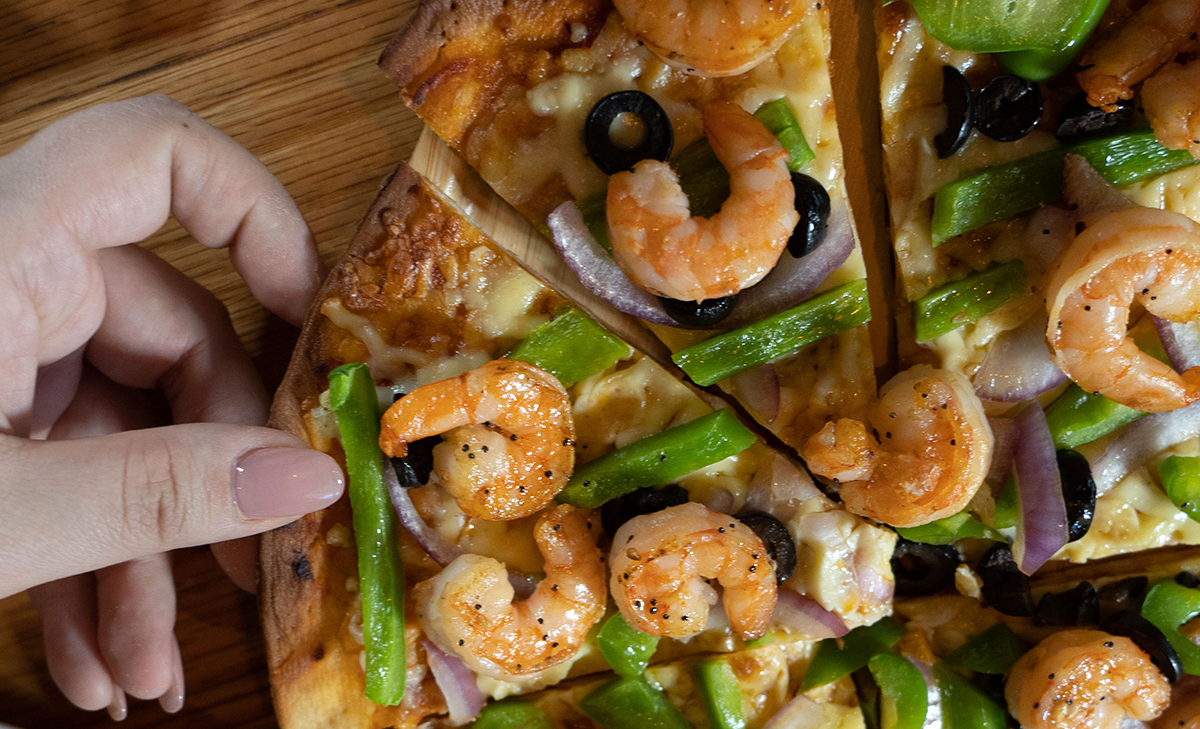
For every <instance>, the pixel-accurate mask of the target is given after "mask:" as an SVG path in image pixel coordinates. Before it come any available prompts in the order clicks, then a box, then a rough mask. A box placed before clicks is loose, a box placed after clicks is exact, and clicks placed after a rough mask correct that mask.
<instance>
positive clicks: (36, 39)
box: [0, 0, 893, 729]
mask: <svg viewBox="0 0 1200 729" xmlns="http://www.w3.org/2000/svg"><path fill="white" fill-rule="evenodd" d="M414 5H415V0H392V1H391V2H384V1H382V0H344V1H343V2H332V1H329V0H327V1H325V2H321V1H320V0H287V1H284V0H250V1H249V2H247V1H244V0H242V1H238V0H83V1H82V2H81V1H80V0H9V1H8V2H6V3H4V4H3V5H2V6H0V155H2V154H6V153H8V152H10V151H12V150H13V149H15V148H16V147H18V146H20V145H21V144H22V143H24V142H25V141H27V140H28V139H29V137H31V136H32V135H33V134H34V133H36V132H37V131H38V130H39V129H41V128H42V127H44V126H46V125H47V124H49V123H50V122H52V121H54V120H56V119H59V118H62V117H64V116H66V115H68V114H70V113H72V112H74V111H78V110H80V109H83V108H86V107H88V106H91V105H94V104H99V103H104V102H109V101H115V100H119V99H125V98H130V97H134V96H139V95H143V94H151V93H160V94H167V95H169V96H171V97H173V98H175V99H177V100H179V101H181V102H183V103H185V104H187V105H188V106H189V107H191V108H192V109H193V110H194V111H196V112H197V113H199V114H200V115H202V116H203V117H205V118H206V119H208V120H209V121H210V122H212V123H213V124H214V125H215V126H217V127H218V128H220V129H222V130H224V131H225V132H226V133H228V134H230V135H231V136H232V137H233V138H234V139H236V140H237V141H238V142H239V143H241V144H242V145H243V146H245V147H246V148H247V149H249V150H250V151H251V152H252V153H254V154H255V155H256V156H257V157H258V158H259V159H261V160H262V161H263V163H264V164H266V166H267V167H268V168H269V169H270V170H271V171H272V172H273V173H274V174H275V175H276V176H277V177H278V178H279V179H280V180H281V181H282V183H283V184H284V186H285V187H286V188H287V189H288V191H289V192H290V193H291V194H292V196H293V197H294V198H295V199H296V202H297V203H298V204H299V207H300V210H301V212H302V213H303V214H304V216H305V219H306V220H307V221H308V223H309V226H310V227H311V229H312V231H313V233H314V235H315V237H316V239H317V242H318V244H319V246H320V249H321V252H322V259H323V260H324V261H325V262H326V263H331V262H332V261H333V260H334V259H335V258H336V256H337V254H338V253H339V252H340V250H341V249H342V247H344V245H345V244H346V242H347V241H348V240H349V239H350V237H351V235H352V233H353V231H354V229H355V228H356V227H357V225H358V222H359V219H360V218H361V216H362V215H363V213H364V212H365V211H366V209H367V207H368V205H369V204H370V202H371V200H372V199H373V198H374V196H375V194H376V191H377V190H378V184H379V182H380V181H381V179H382V178H383V177H384V176H385V175H386V174H387V173H388V172H389V171H390V170H391V169H392V168H394V167H395V165H396V164H397V162H398V161H400V160H402V159H407V158H409V156H410V155H411V154H412V152H413V149H414V147H415V146H416V144H417V140H418V138H419V136H420V134H421V130H422V125H421V123H420V122H419V121H418V120H417V119H416V117H415V116H413V115H412V113H411V112H409V111H408V110H407V109H405V108H404V107H403V106H402V105H401V104H400V102H399V101H398V100H397V97H396V94H395V92H394V90H393V89H392V87H391V85H390V83H389V82H388V81H387V79H385V78H384V77H383V75H382V74H381V73H380V72H379V71H378V70H377V69H376V66H375V61H376V58H377V57H378V55H379V52H380V51H381V50H382V49H383V46H384V44H385V43H386V41H387V39H388V38H390V37H391V36H392V35H393V34H394V33H395V32H396V31H398V30H399V29H400V28H401V27H402V25H403V23H404V20H405V19H406V18H407V17H408V15H409V13H410V12H411V10H412V8H413V6H414ZM873 8H874V0H853V2H852V1H851V0H836V1H835V2H834V3H832V4H831V10H832V25H833V28H832V30H833V33H834V36H835V38H837V39H838V40H837V42H835V44H834V49H835V50H834V53H835V56H834V69H835V74H834V94H835V100H836V104H837V107H838V110H839V120H840V122H841V125H842V139H843V144H844V146H845V150H846V156H847V160H846V163H847V183H848V187H849V190H850V194H851V201H852V203H853V204H854V206H855V218H856V222H857V224H858V227H859V231H860V234H861V236H862V239H863V245H864V250H865V251H866V252H867V254H868V259H869V264H868V265H870V266H872V270H873V272H875V273H876V274H877V275H875V277H874V279H873V281H872V291H871V295H872V307H873V309H874V310H875V311H876V312H886V311H887V307H886V303H885V302H886V301H887V300H889V297H890V293H889V291H890V282H891V274H890V261H891V258H890V252H889V248H888V247H887V246H886V244H885V245H875V243H876V241H877V240H878V241H885V239H884V238H880V236H884V235H885V234H886V231H885V228H884V226H883V221H884V213H885V211H884V202H883V194H882V186H883V183H882V178H881V176H880V174H879V170H880V169H881V167H880V155H879V126H878V96H877V94H878V91H877V71H876V63H875V50H874V42H873V21H872V10H873ZM414 162H420V161H419V160H414ZM428 163H429V164H433V162H432V161H429V162H428ZM144 245H145V246H146V247H147V248H149V249H150V250H152V251H154V252H156V253H158V254H159V255H161V256H162V257H163V258H165V259H166V260H167V261H169V262H170V263H172V264H173V265H175V266H176V267H178V268H179V269H181V270H182V271H184V272H185V273H187V274H188V275H190V276H192V277H193V278H194V279H196V280H197V281H199V282H200V283H202V284H203V285H205V286H207V287H208V288H209V289H210V290H212V291H213V292H214V293H215V294H216V295H217V296H218V297H220V299H221V300H222V301H223V302H224V303H225V305H226V307H227V308H228V310H229V313H230V316H231V318H232V320H233V322H234V325H235V327H236V329H237V331H238V334H239V335H240V336H241V338H242V341H243V343H244V344H245V346H246V347H247V349H248V350H249V352H250V353H251V355H252V356H253V357H254V358H255V362H256V364H257V365H258V366H259V370H260V372H261V373H262V374H263V377H264V380H265V381H266V382H267V384H268V386H270V387H273V386H274V385H275V384H277V383H278V380H279V378H280V376H281V375H282V372H283V368H284V367H285V366H286V362H287V357H288V355H289V353H290V351H291V348H292V345H293V343H294V340H295V335H296V332H295V331H294V330H293V329H292V328H291V327H289V326H288V325H286V324H285V323H283V322H282V321H281V320H279V319H277V318H276V317H274V316H272V315H271V314H270V313H269V312H266V311H265V310H263V308H262V307H261V306H260V305H258V304H257V302H256V301H255V300H254V298H253V297H252V296H251V295H250V292H249V291H248V289H247V288H246V286H245V285H244V283H243V282H242V281H241V279H240V278H239V277H238V276H237V274H236V273H235V272H234V271H233V269H232V267H231V266H230V265H229V262H228V260H227V256H226V254H225V253H224V252H223V251H212V250H209V249H206V248H204V247H203V246H201V245H199V244H198V243H196V242H195V241H193V240H192V239H191V238H190V237H189V236H188V235H187V234H186V233H185V232H184V231H182V230H181V229H180V228H179V226H178V225H176V224H175V223H173V222H171V223H168V224H167V225H166V226H164V228H163V229H162V230H160V231H159V232H158V233H156V234H155V235H154V236H152V237H151V238H150V239H149V240H148V241H146V242H145V243H144ZM872 330H873V342H874V346H875V352H876V361H877V362H881V363H886V362H887V361H889V359H890V358H889V356H888V355H889V353H890V351H891V350H892V348H893V337H892V335H891V330H892V324H891V322H890V321H889V317H888V316H886V315H883V316H880V315H877V316H876V318H875V321H873V322H872ZM884 368H885V369H884V372H883V373H882V374H883V375H884V376H885V377H884V378H886V374H887V373H886V365H884ZM881 381H882V379H881ZM175 579H176V584H177V587H178V590H179V618H178V623H177V627H176V632H177V635H178V638H179V642H180V645H181V649H182V653H183V660H184V671H185V676H186V682H187V698H186V701H185V705H184V709H183V711H182V712H180V713H179V714H177V715H168V714H165V713H164V712H163V711H162V710H161V709H160V708H159V707H158V705H157V703H155V702H137V701H132V700H131V703H130V713H129V718H128V719H127V720H126V722H125V724H126V725H128V726H133V727H191V726H204V727H206V729H224V728H226V727H250V728H258V727H273V726H276V722H275V720H274V716H273V712H272V708H271V702H270V693H269V686H268V683H267V676H266V668H265V665H266V663H265V658H264V655H263V646H262V638H261V633H260V630H259V626H258V618H257V614H256V606H255V602H254V598H253V597H252V596H250V595H246V594H243V593H240V592H238V591H237V590H236V588H234V587H233V586H232V584H231V583H230V582H229V581H228V580H226V579H225V578H224V576H223V575H222V574H221V572H220V569H219V568H218V567H217V565H216V562H215V561H214V560H213V558H212V556H211V555H210V554H209V553H208V551H207V550H204V549H192V550H183V551H181V552H178V553H176V555H175ZM41 641H42V637H41V623H40V619H39V618H38V616H37V614H36V612H35V611H34V610H33V608H32V607H31V606H30V604H29V602H28V600H27V599H26V598H25V597H24V596H23V595H20V596H15V597H11V598H8V599H5V600H0V724H2V723H8V724H13V725H15V726H18V727H22V728H23V729H41V728H42V727H47V728H48V727H65V726H80V727H91V726H107V725H109V724H111V721H110V720H109V718H108V716H107V714H105V713H104V712H98V713H88V712H83V711H80V710H78V709H75V708H73V707H71V706H70V705H68V704H67V703H66V701H65V700H64V699H62V697H61V696H60V695H59V694H58V691H57V689H56V688H55V687H54V685H53V682H52V680H51V678H50V676H49V673H48V671H47V669H46V665H45V655H44V652H43V649H42V644H41Z"/></svg>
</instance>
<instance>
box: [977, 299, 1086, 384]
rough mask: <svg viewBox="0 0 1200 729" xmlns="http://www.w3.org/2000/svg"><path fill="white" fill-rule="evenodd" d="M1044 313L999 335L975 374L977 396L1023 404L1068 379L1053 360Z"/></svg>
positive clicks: (1046, 318) (1041, 312)
mask: <svg viewBox="0 0 1200 729" xmlns="http://www.w3.org/2000/svg"><path fill="white" fill-rule="evenodd" d="M1048 320H1049V317H1048V316H1047V314H1046V312H1045V311H1042V310H1039V311H1038V313H1037V314H1035V315H1034V316H1032V317H1030V318H1029V319H1028V320H1027V321H1026V322H1025V323H1024V324H1022V325H1021V326H1019V327H1017V328H1016V329H1013V330H1012V331H1010V332H1005V333H1004V334H1002V335H1000V336H999V337H998V338H997V340H996V341H995V342H993V343H992V346H991V347H989V348H988V353H987V356H986V357H984V358H983V364H981V365H980V366H979V371H978V372H977V373H976V374H975V380H974V385H975V394H976V395H978V396H979V397H980V398H981V399H984V400H999V401H1000V402H1023V401H1025V400H1032V399H1033V398H1035V397H1037V396H1038V395H1040V394H1042V393H1043V392H1045V391H1047V390H1049V389H1051V388H1053V387H1057V386H1058V385H1061V384H1062V383H1063V382H1064V381H1065V380H1066V379H1067V376H1066V375H1065V374H1064V373H1063V372H1062V370H1060V369H1058V367H1056V366H1055V364H1054V361H1053V360H1052V359H1050V348H1049V347H1048V346H1046V324H1047V322H1048Z"/></svg>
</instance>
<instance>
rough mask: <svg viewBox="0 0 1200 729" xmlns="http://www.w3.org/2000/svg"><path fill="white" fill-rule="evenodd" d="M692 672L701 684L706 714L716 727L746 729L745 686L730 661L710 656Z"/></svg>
mask: <svg viewBox="0 0 1200 729" xmlns="http://www.w3.org/2000/svg"><path fill="white" fill-rule="evenodd" d="M692 675H693V676H695V678H696V684H697V685H698V686H699V687H700V700H701V701H702V702H703V703H704V713H705V714H706V715H707V716H708V723H709V724H710V725H712V727H713V729H744V728H745V726H746V719H745V717H743V716H742V687H741V686H740V685H739V684H738V680H737V676H735V675H734V674H733V666H731V665H729V661H725V660H721V659H720V658H710V659H708V660H706V661H700V662H698V663H696V664H695V665H693V666H692Z"/></svg>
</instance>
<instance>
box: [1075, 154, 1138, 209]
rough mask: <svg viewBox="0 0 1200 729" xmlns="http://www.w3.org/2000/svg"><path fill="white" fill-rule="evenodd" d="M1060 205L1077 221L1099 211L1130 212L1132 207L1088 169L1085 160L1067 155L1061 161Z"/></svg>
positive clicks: (1125, 198)
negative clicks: (1126, 209) (1074, 216)
mask: <svg viewBox="0 0 1200 729" xmlns="http://www.w3.org/2000/svg"><path fill="white" fill-rule="evenodd" d="M1062 193H1063V203H1064V204H1065V205H1066V206H1068V207H1070V208H1071V210H1072V211H1074V213H1075V214H1076V215H1077V216H1079V217H1080V218H1083V217H1086V216H1088V215H1091V214H1092V213H1095V212H1099V211H1101V210H1107V211H1116V210H1124V209H1125V208H1131V207H1133V206H1134V203H1133V202H1132V201H1131V200H1130V199H1129V198H1127V197H1125V196H1124V195H1122V194H1121V191H1120V190H1118V189H1117V188H1116V187H1114V186H1113V184H1112V183H1111V182H1109V181H1108V180H1106V179H1104V176H1103V175H1101V174H1100V173H1099V172H1097V171H1096V168H1095V167H1092V165H1091V163H1090V162H1088V161H1087V159H1086V158H1084V157H1082V156H1080V155H1077V154H1068V155H1067V156H1066V157H1065V158H1064V160H1063V181H1062Z"/></svg>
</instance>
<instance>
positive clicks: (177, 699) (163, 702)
mask: <svg viewBox="0 0 1200 729" xmlns="http://www.w3.org/2000/svg"><path fill="white" fill-rule="evenodd" d="M172 644H173V647H174V651H173V652H174V657H173V659H172V668H171V671H172V676H171V685H170V686H168V687H167V690H166V692H165V693H163V695H162V696H159V697H158V705H159V706H161V707H162V709H163V711H165V712H167V713H168V714H175V713H177V712H178V711H179V710H180V709H182V708H183V657H182V656H181V655H180V653H179V640H178V639H175V640H173V641H172Z"/></svg>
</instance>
